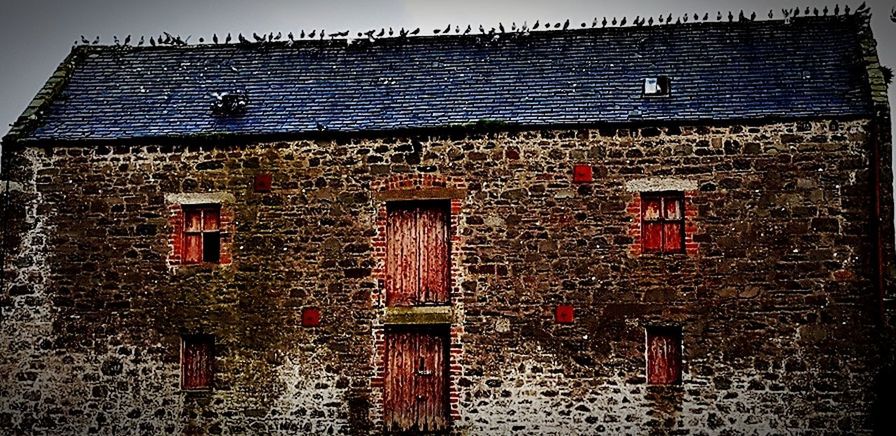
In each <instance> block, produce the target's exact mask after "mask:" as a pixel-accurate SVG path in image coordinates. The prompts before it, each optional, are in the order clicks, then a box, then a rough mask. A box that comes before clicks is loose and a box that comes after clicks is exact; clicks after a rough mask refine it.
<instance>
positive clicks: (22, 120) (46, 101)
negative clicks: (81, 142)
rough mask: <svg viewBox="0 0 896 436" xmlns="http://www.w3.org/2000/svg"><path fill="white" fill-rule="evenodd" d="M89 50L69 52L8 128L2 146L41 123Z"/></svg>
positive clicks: (73, 48) (81, 49)
mask: <svg viewBox="0 0 896 436" xmlns="http://www.w3.org/2000/svg"><path fill="white" fill-rule="evenodd" d="M89 49H90V48H89V47H88V46H79V47H72V50H71V52H69V54H68V56H66V57H65V59H63V60H62V62H61V63H60V64H59V66H58V67H56V70H55V71H53V74H52V75H51V76H50V78H49V79H47V81H46V83H44V86H42V87H41V88H40V90H39V91H38V92H37V95H35V96H34V98H33V99H32V100H31V102H30V103H28V106H26V107H25V110H24V111H22V114H21V115H19V117H18V118H16V120H15V121H14V122H13V124H12V127H10V129H9V132H7V134H6V135H5V136H3V138H2V141H0V143H2V144H3V145H10V144H12V143H14V142H17V141H18V139H19V138H21V137H22V136H24V135H26V134H28V133H30V132H31V131H33V130H34V129H35V128H36V127H37V125H38V124H39V123H40V121H41V115H43V113H44V110H45V109H46V108H47V106H49V105H50V104H51V103H53V101H54V100H56V98H57V97H58V95H59V93H60V92H61V91H62V88H63V87H64V86H65V85H66V83H68V80H69V78H70V77H71V74H72V71H74V69H75V67H76V66H77V64H78V62H79V60H80V58H81V57H83V56H84V55H85V54H86V53H87V52H88V51H89Z"/></svg>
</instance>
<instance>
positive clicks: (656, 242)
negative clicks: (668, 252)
mask: <svg viewBox="0 0 896 436" xmlns="http://www.w3.org/2000/svg"><path fill="white" fill-rule="evenodd" d="M641 238H642V241H643V243H644V251H645V252H648V253H659V252H662V251H663V224H662V223H657V222H644V225H643V226H642V228H641Z"/></svg>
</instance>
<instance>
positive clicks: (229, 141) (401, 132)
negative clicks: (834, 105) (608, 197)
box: [15, 113, 874, 147]
mask: <svg viewBox="0 0 896 436" xmlns="http://www.w3.org/2000/svg"><path fill="white" fill-rule="evenodd" d="M873 118H874V114H873V113H868V114H851V115H826V116H821V117H819V116H795V117H783V116H770V117H757V118H732V119H725V120H717V119H680V120H631V121H626V122H586V123H572V124H569V123H567V124H516V123H506V122H502V121H499V120H481V121H478V122H475V123H468V124H450V125H445V126H441V127H417V128H413V127H411V128H401V129H388V130H360V131H335V130H321V131H296V132H282V133H264V134H258V133H228V132H220V133H211V134H205V135H158V136H142V137H130V138H121V137H119V138H99V139H98V138H78V139H31V138H25V139H22V140H17V141H16V142H15V144H16V145H18V146H20V147H47V146H49V147H53V146H59V147H66V146H72V147H74V146H83V145H85V144H94V145H128V146H130V145H134V146H140V145H205V144H213V145H234V144H236V145H239V144H245V143H246V142H250V143H266V142H278V141H298V140H340V139H342V140H345V139H354V138H358V139H369V138H383V137H412V136H424V135H433V136H436V135H470V134H480V135H482V134H494V133H519V132H526V131H543V130H581V129H603V128H614V129H625V128H642V127H684V126H711V127H718V126H731V125H738V124H741V125H746V126H758V125H762V124H771V123H795V122H802V121H819V120H836V121H855V120H863V119H865V120H871V119H873Z"/></svg>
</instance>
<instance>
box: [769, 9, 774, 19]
mask: <svg viewBox="0 0 896 436" xmlns="http://www.w3.org/2000/svg"><path fill="white" fill-rule="evenodd" d="M774 16H775V13H774V12H772V10H771V9H769V10H768V19H769V20H771V19H772V17H774Z"/></svg>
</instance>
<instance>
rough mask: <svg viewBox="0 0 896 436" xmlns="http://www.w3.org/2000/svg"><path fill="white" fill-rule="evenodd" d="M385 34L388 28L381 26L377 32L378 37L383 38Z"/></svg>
mask: <svg viewBox="0 0 896 436" xmlns="http://www.w3.org/2000/svg"><path fill="white" fill-rule="evenodd" d="M385 34H386V28H385V27H381V28H380V33H377V34H376V37H377V38H382V37H383V35H385Z"/></svg>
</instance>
